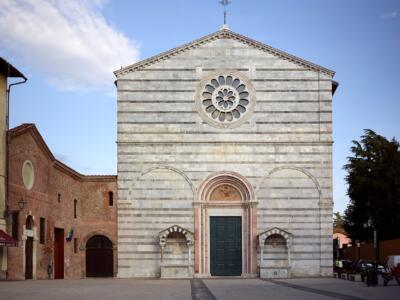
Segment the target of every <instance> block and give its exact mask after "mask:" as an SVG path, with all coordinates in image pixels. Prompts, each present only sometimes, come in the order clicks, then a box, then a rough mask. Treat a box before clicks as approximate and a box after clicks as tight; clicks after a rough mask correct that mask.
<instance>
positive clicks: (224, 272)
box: [210, 217, 242, 276]
mask: <svg viewBox="0 0 400 300" xmlns="http://www.w3.org/2000/svg"><path fill="white" fill-rule="evenodd" d="M210 252H211V260H210V262H211V275H212V276H240V275H241V274H242V218H241V217H210Z"/></svg>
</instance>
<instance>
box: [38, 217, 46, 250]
mask: <svg viewBox="0 0 400 300" xmlns="http://www.w3.org/2000/svg"><path fill="white" fill-rule="evenodd" d="M45 233H46V219H45V218H40V236H39V241H40V243H41V244H44V243H45Z"/></svg>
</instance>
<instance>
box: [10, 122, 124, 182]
mask: <svg viewBox="0 0 400 300" xmlns="http://www.w3.org/2000/svg"><path fill="white" fill-rule="evenodd" d="M25 133H28V134H31V136H32V137H33V139H34V141H35V142H36V144H37V145H38V147H39V148H40V149H41V150H42V151H43V153H44V154H45V155H46V156H47V157H48V158H49V160H50V161H51V162H52V163H53V167H54V168H56V169H57V170H59V171H62V172H64V173H65V174H67V175H69V176H71V177H73V178H74V179H77V180H80V181H95V182H97V181H115V180H116V178H117V176H116V175H83V174H81V173H79V172H77V171H75V170H74V169H72V168H70V167H68V166H67V165H66V164H64V163H62V162H61V161H59V160H58V159H56V158H55V157H54V155H53V153H52V152H51V150H50V148H49V147H48V146H47V144H46V142H45V141H44V139H43V137H42V135H41V134H40V132H39V130H38V129H37V127H36V126H35V124H31V123H27V124H22V125H20V126H17V127H14V128H12V129H10V130H9V131H8V138H9V139H10V140H11V139H13V138H15V137H17V136H20V135H22V134H25Z"/></svg>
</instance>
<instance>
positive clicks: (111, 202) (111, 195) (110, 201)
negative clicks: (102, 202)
mask: <svg viewBox="0 0 400 300" xmlns="http://www.w3.org/2000/svg"><path fill="white" fill-rule="evenodd" d="M113 205H114V193H113V192H108V206H113Z"/></svg>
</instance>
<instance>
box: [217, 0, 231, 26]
mask: <svg viewBox="0 0 400 300" xmlns="http://www.w3.org/2000/svg"><path fill="white" fill-rule="evenodd" d="M231 2H232V1H230V0H220V1H219V3H220V4H221V5H222V6H223V7H224V25H223V26H222V29H228V25H227V24H226V7H227V6H228V5H229V4H230V3H231Z"/></svg>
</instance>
